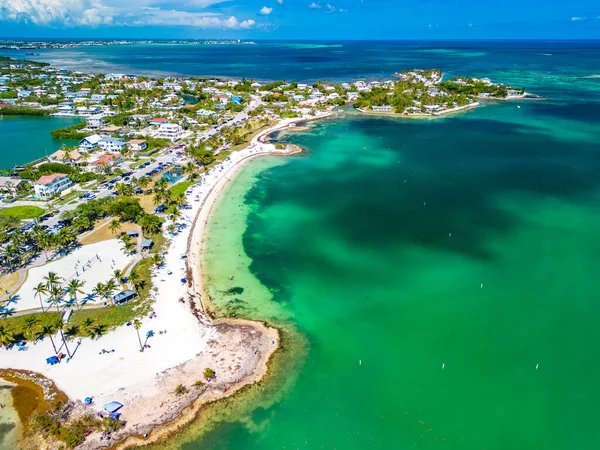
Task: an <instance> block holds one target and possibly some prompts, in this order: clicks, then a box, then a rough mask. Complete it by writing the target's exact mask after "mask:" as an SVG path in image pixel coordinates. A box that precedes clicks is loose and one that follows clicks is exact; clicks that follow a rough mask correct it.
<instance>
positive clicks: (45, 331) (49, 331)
mask: <svg viewBox="0 0 600 450" xmlns="http://www.w3.org/2000/svg"><path fill="white" fill-rule="evenodd" d="M54 333H55V330H54V327H52V325H43V326H42V329H41V331H40V333H39V335H38V336H39V337H42V338H43V337H45V336H48V337H49V338H50V342H51V343H52V348H53V349H54V354H55V355H56V354H57V353H58V352H57V351H56V345H55V344H54V339H53V338H52V336H53V335H54Z"/></svg>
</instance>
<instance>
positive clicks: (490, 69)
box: [0, 41, 600, 81]
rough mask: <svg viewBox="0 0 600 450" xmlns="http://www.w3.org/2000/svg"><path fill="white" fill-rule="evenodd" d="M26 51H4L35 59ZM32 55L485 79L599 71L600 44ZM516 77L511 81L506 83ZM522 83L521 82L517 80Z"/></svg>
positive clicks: (257, 71) (171, 48) (153, 70)
mask: <svg viewBox="0 0 600 450" xmlns="http://www.w3.org/2000/svg"><path fill="white" fill-rule="evenodd" d="M27 52H31V50H27V51H11V50H2V51H0V54H2V55H9V56H13V57H21V58H31V56H26V55H25V53H27ZM38 53H39V54H40V55H39V56H34V57H33V58H35V59H39V60H43V61H47V62H50V63H52V64H54V65H56V66H58V67H62V68H70V69H76V70H85V71H89V70H92V71H98V72H111V71H115V72H125V73H143V74H156V75H159V74H161V75H162V74H179V75H190V76H191V75H198V76H200V75H203V76H226V77H247V78H254V79H264V80H275V79H277V80H279V79H286V80H296V81H313V80H317V79H330V80H336V81H337V80H346V79H356V78H361V77H389V76H392V75H393V74H394V73H395V72H397V71H401V70H402V69H406V68H430V67H437V68H440V69H442V70H444V71H445V72H447V73H449V74H455V73H465V72H466V73H468V74H472V75H476V76H477V75H478V76H484V75H488V76H489V75H493V74H495V73H499V72H500V73H502V72H510V73H512V72H520V71H528V72H531V71H534V72H536V73H538V74H540V76H543V74H544V73H546V72H547V71H549V72H551V73H561V74H564V75H573V74H577V75H580V76H581V75H584V76H590V75H598V74H600V41H477V42H475V41H441V42H436V41H393V42H386V41H376V42H375V41H336V42H332V41H322V42H310V41H303V42H293V41H257V43H256V45H188V44H132V45H114V46H99V47H80V48H70V49H50V50H39V51H38ZM507 81H511V80H507ZM515 81H518V79H517V80H515Z"/></svg>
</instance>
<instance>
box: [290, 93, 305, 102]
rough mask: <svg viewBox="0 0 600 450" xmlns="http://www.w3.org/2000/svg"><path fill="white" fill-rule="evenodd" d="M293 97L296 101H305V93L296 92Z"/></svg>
mask: <svg viewBox="0 0 600 450" xmlns="http://www.w3.org/2000/svg"><path fill="white" fill-rule="evenodd" d="M292 98H293V99H294V101H295V102H301V101H304V95H299V94H295V95H294V96H293V97H292Z"/></svg>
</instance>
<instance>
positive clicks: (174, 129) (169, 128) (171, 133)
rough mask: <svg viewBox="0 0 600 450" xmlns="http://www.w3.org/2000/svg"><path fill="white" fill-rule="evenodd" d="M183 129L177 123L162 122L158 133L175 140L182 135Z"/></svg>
mask: <svg viewBox="0 0 600 450" xmlns="http://www.w3.org/2000/svg"><path fill="white" fill-rule="evenodd" d="M182 132H183V129H182V128H181V126H180V125H178V124H176V123H162V124H161V125H160V126H159V127H158V135H159V137H161V138H167V139H171V140H173V141H175V140H177V139H179V138H180V137H181V133H182Z"/></svg>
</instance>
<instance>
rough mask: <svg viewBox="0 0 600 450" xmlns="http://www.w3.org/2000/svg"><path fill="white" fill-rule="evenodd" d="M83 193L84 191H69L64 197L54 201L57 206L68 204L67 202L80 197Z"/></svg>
mask: <svg viewBox="0 0 600 450" xmlns="http://www.w3.org/2000/svg"><path fill="white" fill-rule="evenodd" d="M82 194H83V191H72V192H69V193H68V194H67V195H65V196H64V197H61V198H59V199H58V200H56V202H55V203H54V206H55V207H56V206H62V205H66V204H67V203H69V202H71V201H72V200H75V199H77V198H79V196H80V195H82Z"/></svg>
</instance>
